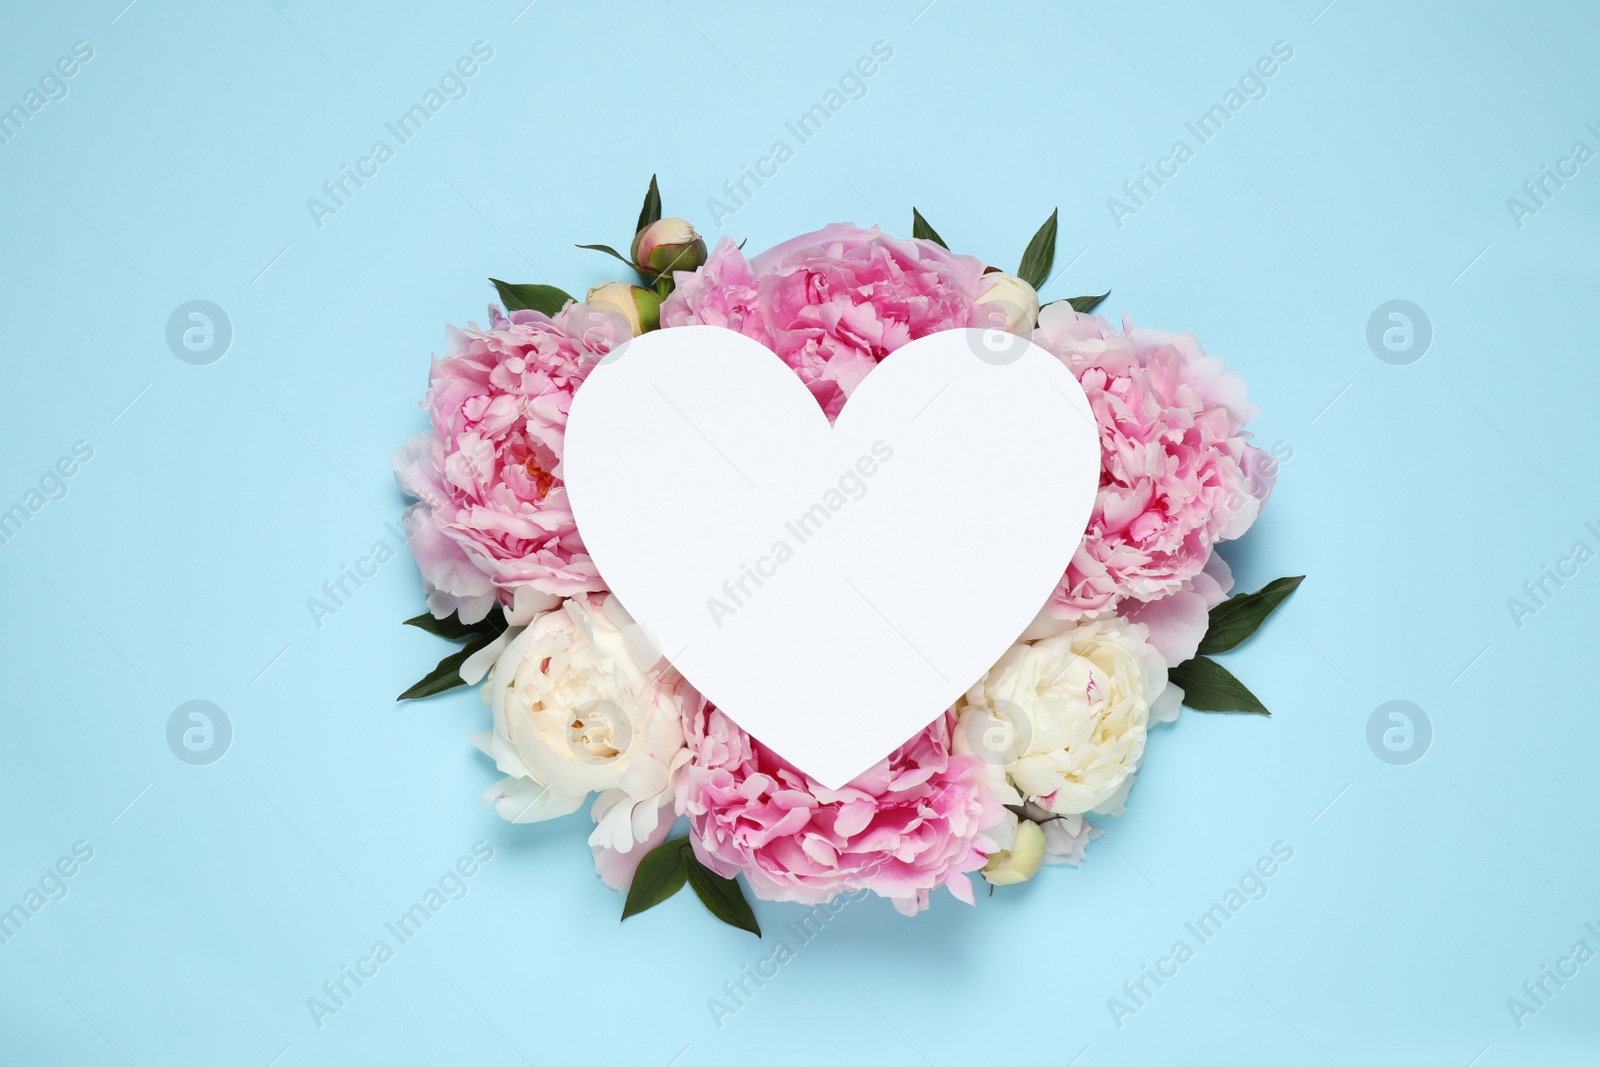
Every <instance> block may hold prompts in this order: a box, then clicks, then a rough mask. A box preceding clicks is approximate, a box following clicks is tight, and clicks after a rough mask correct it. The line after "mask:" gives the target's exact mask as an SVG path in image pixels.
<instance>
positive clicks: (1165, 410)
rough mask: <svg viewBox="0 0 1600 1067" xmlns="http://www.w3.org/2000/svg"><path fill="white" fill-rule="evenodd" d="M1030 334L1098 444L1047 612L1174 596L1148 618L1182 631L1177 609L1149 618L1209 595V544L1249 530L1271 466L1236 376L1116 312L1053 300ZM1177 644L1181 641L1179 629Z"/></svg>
mask: <svg viewBox="0 0 1600 1067" xmlns="http://www.w3.org/2000/svg"><path fill="white" fill-rule="evenodd" d="M1033 341H1034V343H1036V344H1039V345H1042V346H1043V347H1044V348H1046V349H1048V350H1049V351H1051V352H1053V353H1054V354H1055V355H1056V356H1058V357H1059V358H1060V359H1061V360H1062V361H1063V362H1064V363H1066V364H1067V366H1068V367H1069V368H1071V370H1072V372H1073V374H1074V375H1076V376H1077V378H1078V381H1079V382H1080V383H1081V384H1082V385H1083V391H1084V392H1085V393H1086V394H1087V395H1088V397H1089V404H1090V407H1091V408H1093V410H1094V414H1095V419H1096V421H1097V422H1098V423H1099V427H1100V446H1101V473H1100V492H1099V495H1098V496H1097V498H1096V500H1095V505H1094V511H1093V512H1092V513H1091V515H1090V519H1089V529H1088V531H1087V533H1086V534H1085V535H1084V540H1083V543H1082V544H1081V545H1079V547H1078V551H1077V554H1076V555H1075V556H1073V558H1072V562H1071V563H1069V564H1068V566H1067V573H1066V575H1065V576H1064V577H1063V579H1062V582H1061V585H1060V587H1059V588H1058V589H1057V590H1056V592H1055V594H1054V595H1053V596H1052V597H1051V600H1050V604H1049V606H1048V608H1047V610H1048V611H1049V612H1050V613H1051V614H1053V615H1055V616H1056V617H1058V618H1067V619H1073V618H1079V617H1082V616H1085V615H1091V614H1094V613H1097V612H1101V611H1110V610H1113V609H1117V610H1121V611H1123V612H1124V613H1129V612H1137V611H1138V609H1139V604H1141V603H1145V602H1151V601H1159V600H1161V598H1163V597H1168V596H1171V595H1173V594H1180V595H1181V596H1182V599H1181V600H1180V601H1178V602H1175V603H1173V604H1168V605H1164V607H1163V608H1162V609H1161V610H1160V611H1158V612H1156V614H1155V615H1153V616H1152V619H1151V620H1149V621H1154V622H1156V623H1157V624H1158V625H1160V624H1161V623H1162V622H1165V621H1171V622H1172V623H1173V624H1174V625H1175V626H1177V627H1178V628H1179V630H1180V631H1187V632H1189V633H1192V632H1193V626H1192V625H1187V624H1185V623H1184V621H1183V620H1182V619H1180V618H1177V617H1176V616H1174V617H1173V618H1171V619H1170V620H1168V619H1161V618H1158V617H1157V616H1159V615H1161V614H1163V613H1168V614H1170V613H1179V614H1182V615H1193V614H1194V613H1195V611H1196V610H1203V609H1201V607H1200V606H1201V605H1202V604H1206V603H1208V602H1209V603H1215V599H1214V598H1219V597H1220V594H1219V592H1218V589H1217V588H1214V587H1215V586H1220V584H1221V580H1220V576H1216V577H1214V578H1208V577H1206V576H1204V575H1202V571H1203V569H1204V568H1205V566H1206V563H1207V561H1208V560H1209V559H1210V558H1211V552H1212V546H1214V545H1215V544H1216V543H1217V542H1219V541H1226V540H1231V539H1233V538H1236V537H1239V536H1240V535H1242V534H1243V533H1244V532H1245V531H1246V530H1247V529H1249V528H1250V524H1251V523H1253V522H1254V521H1255V519H1256V516H1257V514H1259V513H1260V511H1261V506H1262V504H1263V503H1265V502H1266V499H1267V496H1268V495H1269V494H1270V493H1271V491H1272V480H1273V475H1274V474H1275V473H1276V472H1275V469H1274V467H1273V466H1272V463H1271V460H1270V458H1268V457H1267V456H1266V455H1265V454H1264V453H1262V452H1261V451H1260V450H1259V449H1257V448H1255V447H1253V446H1252V445H1250V444H1248V441H1249V434H1247V433H1244V432H1243V427H1244V424H1245V423H1246V422H1248V421H1249V420H1250V418H1251V417H1252V416H1254V414H1255V409H1254V407H1253V406H1252V405H1250V404H1249V402H1248V401H1247V399H1246V397H1245V384H1244V379H1242V378H1241V377H1239V375H1237V374H1235V373H1234V372H1232V371H1228V370H1224V369H1223V366H1222V360H1220V359H1218V358H1216V357H1215V356H1207V355H1206V354H1205V352H1204V351H1202V350H1201V348H1200V345H1199V343H1198V342H1197V341H1196V340H1195V339H1194V337H1193V336H1192V335H1191V334H1187V333H1182V334H1175V333H1167V332H1165V331H1161V330H1142V329H1134V328H1133V324H1132V322H1131V321H1129V320H1126V319H1125V320H1124V322H1123V329H1122V330H1116V329H1113V328H1112V327H1111V326H1110V325H1109V324H1108V323H1107V322H1106V320H1105V319H1103V318H1100V317H1099V316H1097V315H1080V314H1078V313H1077V312H1075V311H1073V310H1072V308H1071V307H1070V306H1069V305H1068V304H1067V303H1066V302H1064V301H1062V302H1058V303H1055V304H1052V305H1050V306H1049V307H1047V308H1045V309H1044V311H1043V312H1042V313H1041V314H1040V316H1039V328H1038V329H1037V330H1036V331H1035V332H1034V334H1033ZM1223 573H1224V574H1225V573H1226V572H1225V571H1224V572H1223ZM1229 583H1230V584H1231V578H1230V579H1229ZM1129 601H1131V602H1134V603H1126V604H1125V603H1124V602H1129ZM1119 605H1122V606H1121V607H1119ZM1188 622H1190V623H1192V622H1193V620H1192V619H1191V620H1188ZM1202 632H1203V630H1202ZM1176 640H1177V643H1178V644H1179V645H1186V644H1187V643H1188V637H1187V635H1186V634H1181V633H1180V635H1179V636H1178V637H1177V639H1176ZM1196 640H1198V638H1196Z"/></svg>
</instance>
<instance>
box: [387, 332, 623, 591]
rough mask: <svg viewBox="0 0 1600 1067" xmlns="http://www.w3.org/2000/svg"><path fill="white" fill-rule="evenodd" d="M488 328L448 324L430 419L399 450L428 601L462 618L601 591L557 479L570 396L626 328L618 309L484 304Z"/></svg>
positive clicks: (399, 473)
mask: <svg viewBox="0 0 1600 1067" xmlns="http://www.w3.org/2000/svg"><path fill="white" fill-rule="evenodd" d="M489 319H490V322H489V329H487V330H480V329H478V328H477V327H476V326H475V325H472V324H469V325H468V328H467V329H465V330H461V329H457V328H456V327H454V326H451V327H447V328H446V331H445V333H446V338H447V340H448V348H447V350H446V352H445V357H444V358H443V359H437V358H436V359H435V360H434V361H433V367H432V370H431V371H430V373H429V379H428V395H427V398H426V399H425V400H424V401H423V405H422V406H423V407H424V408H425V409H426V410H427V411H428V413H429V416H430V418H431V420H432V423H433V426H432V428H431V429H429V430H426V431H424V432H422V433H420V434H418V435H417V436H415V437H413V438H412V439H411V440H409V441H407V442H406V443H405V444H403V445H401V446H400V447H399V448H398V449H396V450H395V453H394V456H393V459H392V462H393V464H394V471H395V480H396V481H397V482H399V483H400V488H401V489H403V490H404V491H405V492H406V493H407V494H409V495H411V496H414V497H416V498H417V500H418V503H417V504H415V505H413V506H412V507H411V508H410V509H408V510H407V512H406V528H407V531H408V533H409V536H410V540H411V548H412V552H413V554H414V555H415V556H416V559H417V566H418V567H419V568H420V569H421V571H422V580H423V587H424V589H425V591H426V592H427V594H428V607H429V609H430V610H431V611H432V612H433V614H434V615H436V616H438V617H440V618H443V617H444V616H446V615H449V614H450V613H451V612H452V611H459V612H460V615H461V619H462V620H463V621H464V622H475V621H477V620H479V619H481V618H483V617H484V616H485V615H486V614H488V612H489V610H490V608H492V607H493V606H494V605H495V603H496V602H499V603H501V604H510V603H511V602H512V599H513V598H514V596H515V594H516V591H517V589H518V588H521V587H529V588H532V589H535V590H537V591H539V592H541V593H549V594H553V595H556V596H568V595H570V594H572V593H578V592H594V591H598V590H600V589H603V588H604V586H603V585H602V583H601V581H600V578H599V575H598V572H597V571H596V570H595V566H594V564H593V562H591V561H590V559H589V556H588V553H587V552H585V551H584V547H583V542H582V541H581V540H580V539H579V537H578V529H577V527H576V525H574V523H573V520H572V511H571V509H570V508H569V507H568V506H567V492H566V488H565V487H564V486H563V485H562V483H561V452H562V440H563V436H564V434H565V431H566V424H567V410H568V407H569V406H570V405H571V403H572V394H573V392H574V391H575V390H576V389H577V388H578V385H579V384H580V383H581V382H582V381H583V379H584V378H585V377H586V376H587V375H588V373H589V370H590V369H591V368H592V367H593V366H594V364H595V362H596V361H597V360H598V359H599V358H600V357H601V356H603V355H605V354H606V353H607V352H609V351H611V349H612V347H614V346H615V345H618V344H621V343H623V342H625V341H627V340H628V338H629V337H630V336H631V333H630V331H629V329H628V326H627V323H626V322H624V321H623V320H622V318H621V317H620V316H616V315H610V314H607V313H605V312H601V311H597V310H595V309H591V308H588V307H586V306H585V305H582V304H569V305H568V306H567V308H566V309H565V310H564V311H562V312H561V313H560V314H558V315H557V316H556V317H555V318H554V319H551V318H549V317H548V316H546V315H543V314H541V313H539V312H537V311H513V312H511V313H510V314H509V315H505V314H502V313H501V311H500V309H499V308H497V307H493V306H491V307H490V308H489Z"/></svg>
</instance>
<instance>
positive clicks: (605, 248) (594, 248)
mask: <svg viewBox="0 0 1600 1067" xmlns="http://www.w3.org/2000/svg"><path fill="white" fill-rule="evenodd" d="M575 247H577V248H587V249H588V250H589V251H591V252H604V253H606V254H607V255H609V256H616V257H617V259H619V260H620V261H622V262H623V263H626V264H627V265H628V266H629V267H632V266H633V260H631V259H629V258H628V257H627V256H624V255H623V254H622V253H621V252H618V251H617V250H616V249H615V248H612V247H611V246H610V245H576V246H575Z"/></svg>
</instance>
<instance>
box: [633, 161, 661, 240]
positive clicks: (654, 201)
mask: <svg viewBox="0 0 1600 1067" xmlns="http://www.w3.org/2000/svg"><path fill="white" fill-rule="evenodd" d="M660 218H661V187H660V186H658V185H657V184H656V176H655V175H654V174H652V175H650V189H649V191H648V192H646V193H645V194H644V206H643V207H641V208H640V209H639V224H638V225H637V226H635V227H634V228H633V233H634V236H636V237H637V236H638V234H639V231H640V230H642V229H644V228H645V227H646V226H648V225H650V224H651V223H652V222H657V221H659V220H660Z"/></svg>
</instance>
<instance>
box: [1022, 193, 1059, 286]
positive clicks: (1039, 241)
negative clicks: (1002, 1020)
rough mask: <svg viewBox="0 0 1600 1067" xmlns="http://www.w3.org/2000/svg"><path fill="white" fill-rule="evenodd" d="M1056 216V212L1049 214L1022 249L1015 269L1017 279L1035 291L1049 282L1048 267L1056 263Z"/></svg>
mask: <svg viewBox="0 0 1600 1067" xmlns="http://www.w3.org/2000/svg"><path fill="white" fill-rule="evenodd" d="M1056 215H1057V212H1055V211H1052V212H1050V217H1049V218H1047V219H1045V220H1044V225H1043V226H1040V227H1039V232H1038V233H1036V234H1034V235H1033V240H1031V241H1029V242H1028V247H1027V248H1025V249H1023V252H1022V263H1021V264H1020V265H1019V266H1018V267H1017V277H1019V278H1021V279H1022V280H1023V281H1025V282H1027V283H1028V284H1029V285H1031V286H1033V287H1034V288H1035V289H1038V288H1040V287H1041V286H1043V285H1044V283H1045V282H1047V281H1049V280H1050V267H1051V266H1052V265H1053V264H1054V263H1055V261H1056Z"/></svg>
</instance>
